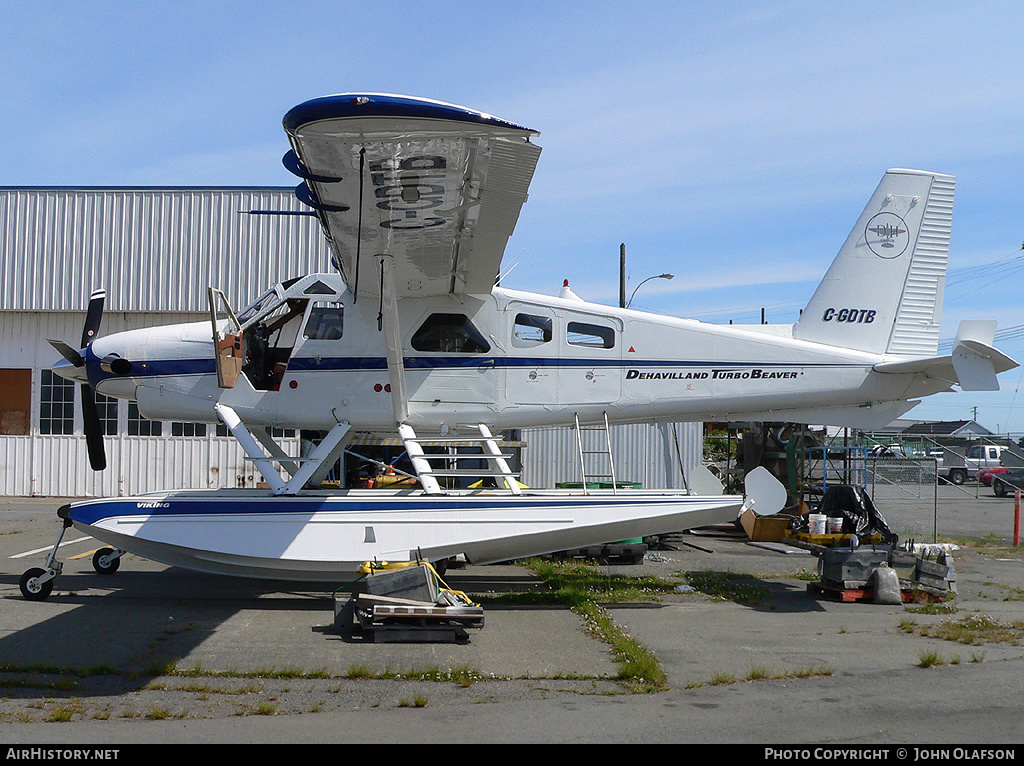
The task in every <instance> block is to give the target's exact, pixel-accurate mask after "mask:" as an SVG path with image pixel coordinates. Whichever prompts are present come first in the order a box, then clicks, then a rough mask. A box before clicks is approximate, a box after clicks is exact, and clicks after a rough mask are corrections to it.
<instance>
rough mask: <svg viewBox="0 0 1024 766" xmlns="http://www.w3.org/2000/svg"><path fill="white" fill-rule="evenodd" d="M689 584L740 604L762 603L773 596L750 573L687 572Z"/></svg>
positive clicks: (715, 596)
mask: <svg viewBox="0 0 1024 766" xmlns="http://www.w3.org/2000/svg"><path fill="white" fill-rule="evenodd" d="M686 581H687V583H688V584H689V585H691V586H692V587H694V588H696V589H697V590H699V591H700V592H701V593H704V594H706V595H708V596H711V597H713V598H717V599H721V600H722V601H735V602H736V603H738V604H760V603H764V602H765V601H767V600H768V599H769V598H770V597H771V591H769V590H768V588H766V587H765V586H764V585H762V584H760V582H758V581H757V579H756V578H755V577H753V576H752V575H748V574H733V573H731V572H712V571H703V572H687V573H686Z"/></svg>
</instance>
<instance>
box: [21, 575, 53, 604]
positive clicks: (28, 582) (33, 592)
mask: <svg viewBox="0 0 1024 766" xmlns="http://www.w3.org/2000/svg"><path fill="white" fill-rule="evenodd" d="M45 574H46V570H45V569H39V568H38V567H34V568H32V569H29V570H28V571H27V572H25V574H23V575H22V576H21V582H20V583H18V585H19V586H20V587H21V595H22V596H24V597H25V598H27V599H28V600H29V601H45V600H46V599H47V598H49V596H50V593H51V592H53V580H46V581H44V582H40V581H39V578H40V577H42V576H43V575H45Z"/></svg>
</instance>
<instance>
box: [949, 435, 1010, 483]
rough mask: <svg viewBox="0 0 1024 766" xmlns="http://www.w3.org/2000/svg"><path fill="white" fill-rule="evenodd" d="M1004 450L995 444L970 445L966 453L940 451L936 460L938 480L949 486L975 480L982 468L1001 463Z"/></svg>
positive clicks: (1004, 448) (959, 450)
mask: <svg viewBox="0 0 1024 766" xmlns="http://www.w3.org/2000/svg"><path fill="white" fill-rule="evenodd" d="M1004 450H1006V447H1001V446H997V445H995V444H972V445H971V446H970V447H968V448H967V451H966V452H964V450H963V448H953V449H949V448H947V449H945V450H942V451H941V454H940V456H939V457H938V460H937V470H938V472H939V478H940V479H945V480H946V481H948V482H949V483H950V484H963V483H964V482H965V481H967V480H968V479H977V478H978V471H980V470H981V469H982V468H994V467H996V466H998V465H1000V464H1001V463H1002V459H1003V451H1004ZM961 455H963V457H960V456H961Z"/></svg>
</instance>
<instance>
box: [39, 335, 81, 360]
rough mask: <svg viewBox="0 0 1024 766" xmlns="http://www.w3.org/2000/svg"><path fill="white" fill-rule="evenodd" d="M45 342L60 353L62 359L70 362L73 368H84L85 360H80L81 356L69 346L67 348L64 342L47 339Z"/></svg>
mask: <svg viewBox="0 0 1024 766" xmlns="http://www.w3.org/2000/svg"><path fill="white" fill-rule="evenodd" d="M46 342H47V343H49V344H50V345H51V346H53V347H54V348H55V349H57V351H58V353H60V355H61V356H62V357H64V358H65V359H67V360H68V361H69V362H71V364H73V365H74V366H75V367H83V366H85V359H83V358H82V355H81V354H79V353H78V352H77V351H76V350H75V349H73V348H71V346H69V345H68V344H67V343H65V342H64V341H62V340H53V339H52V338H47V339H46Z"/></svg>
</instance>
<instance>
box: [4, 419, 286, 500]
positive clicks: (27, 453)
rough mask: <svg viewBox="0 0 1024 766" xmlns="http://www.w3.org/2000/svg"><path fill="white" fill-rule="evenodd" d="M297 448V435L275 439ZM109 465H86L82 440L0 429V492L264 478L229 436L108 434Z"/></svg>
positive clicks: (79, 493)
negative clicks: (12, 433) (98, 467)
mask: <svg viewBox="0 0 1024 766" xmlns="http://www.w3.org/2000/svg"><path fill="white" fill-rule="evenodd" d="M279 443H280V444H281V446H282V448H283V449H284V450H285V452H287V453H289V454H292V455H297V454H299V446H298V440H297V439H285V440H279ZM105 449H106V453H107V468H106V470H104V471H100V472H96V471H93V470H92V469H91V468H90V467H89V459H88V457H87V454H86V449H85V440H84V439H83V438H82V437H81V436H79V435H73V436H40V435H39V434H33V435H31V436H0V461H2V463H0V495H14V496H22V497H27V496H33V495H34V496H43V497H115V496H118V495H134V494H139V493H143V492H156V491H159V490H164V489H185V488H193V489H205V488H207V487H234V486H246V487H254V486H256V483H257V482H259V481H261V480H262V477H261V476H260V474H259V472H258V471H256V470H255V468H254V466H253V464H252V463H250V462H247V461H246V460H245V459H244V454H243V452H242V450H241V448H240V447H239V446H238V444H237V442H235V440H234V439H232V438H231V437H217V436H207V437H191V438H190V437H170V436H161V437H152V436H126V435H124V434H119V435H117V436H108V437H106V440H105Z"/></svg>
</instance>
